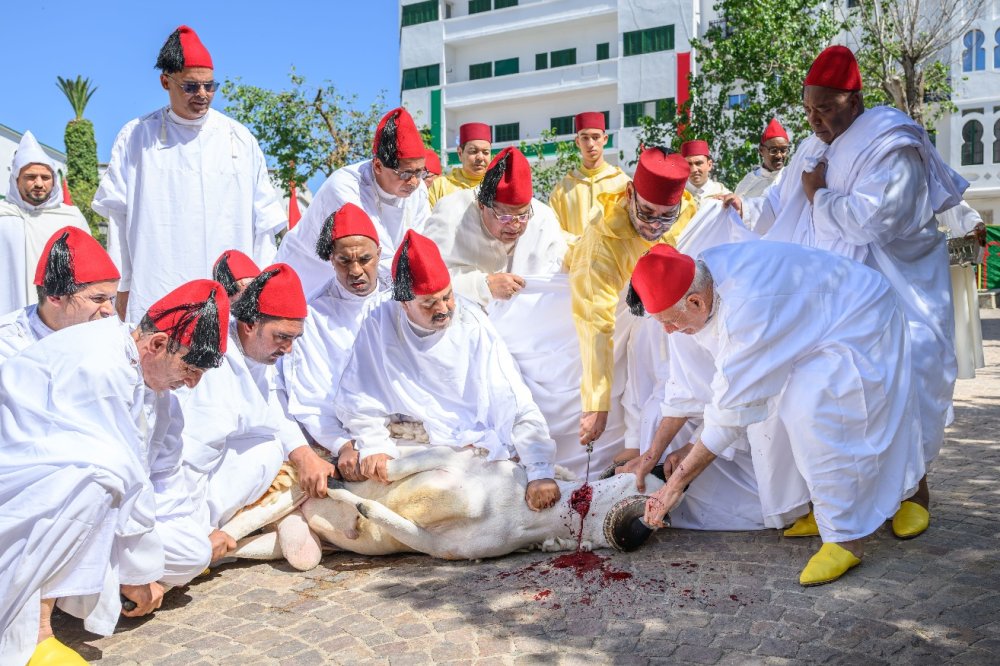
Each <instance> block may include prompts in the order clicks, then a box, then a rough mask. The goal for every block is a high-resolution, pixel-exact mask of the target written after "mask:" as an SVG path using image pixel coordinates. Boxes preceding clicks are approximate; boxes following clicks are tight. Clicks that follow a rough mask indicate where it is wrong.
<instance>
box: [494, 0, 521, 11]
mask: <svg viewBox="0 0 1000 666" xmlns="http://www.w3.org/2000/svg"><path fill="white" fill-rule="evenodd" d="M505 7H517V0H494V2H493V9H504V8H505Z"/></svg>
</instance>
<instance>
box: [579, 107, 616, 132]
mask: <svg viewBox="0 0 1000 666" xmlns="http://www.w3.org/2000/svg"><path fill="white" fill-rule="evenodd" d="M573 127H574V131H576V132H579V131H580V130H585V129H599V130H601V131H602V132H603V131H605V130H606V129H607V128H608V127H607V125H606V124H605V123H604V114H603V113H601V112H600V111H584V112H583V113H578V114H576V117H575V118H573Z"/></svg>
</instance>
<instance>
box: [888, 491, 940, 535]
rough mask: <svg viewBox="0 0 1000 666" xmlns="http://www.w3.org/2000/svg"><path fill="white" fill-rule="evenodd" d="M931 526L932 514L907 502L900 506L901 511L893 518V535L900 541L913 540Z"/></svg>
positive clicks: (914, 503) (913, 503) (915, 504)
mask: <svg viewBox="0 0 1000 666" xmlns="http://www.w3.org/2000/svg"><path fill="white" fill-rule="evenodd" d="M930 524H931V512H930V511H928V510H927V509H925V508H924V507H922V506H920V505H919V504H917V503H916V502H910V501H909V500H907V501H905V502H903V503H902V504H900V505H899V510H897V511H896V515H894V516H893V517H892V533H893V534H895V535H896V536H898V537H899V538H900V539H912V538H913V537H915V536H918V535H920V534H922V533H923V531H924V530H926V529H927V526H928V525H930Z"/></svg>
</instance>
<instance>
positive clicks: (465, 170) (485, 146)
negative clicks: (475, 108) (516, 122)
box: [427, 123, 492, 210]
mask: <svg viewBox="0 0 1000 666" xmlns="http://www.w3.org/2000/svg"><path fill="white" fill-rule="evenodd" d="M491 139H492V136H491V134H490V126H489V125H487V124H486V123H465V124H464V125H462V126H461V127H459V128H458V157H459V159H460V160H462V166H459V167H455V168H454V169H452V170H451V173H449V174H448V175H446V176H443V177H442V178H438V179H436V180H435V181H434V182H433V183H432V184H431V186H430V187H428V188H427V200H428V203H430V206H431V210H433V209H434V205H435V204H437V202H438V200H439V199H441V197H443V196H446V195H448V194H451V193H452V192H458V191H460V190H471V189H473V188H476V187H479V183H481V182H483V176H485V175H486V168H487V167H488V166H489V165H490V159H491V154H490V146H491V145H492V142H491Z"/></svg>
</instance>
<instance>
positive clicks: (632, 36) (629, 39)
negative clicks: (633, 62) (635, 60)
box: [622, 30, 642, 56]
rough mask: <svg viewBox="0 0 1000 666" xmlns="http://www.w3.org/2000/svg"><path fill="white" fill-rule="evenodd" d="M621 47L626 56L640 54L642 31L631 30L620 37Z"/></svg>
mask: <svg viewBox="0 0 1000 666" xmlns="http://www.w3.org/2000/svg"><path fill="white" fill-rule="evenodd" d="M622 46H623V48H624V50H625V55H626V56H631V55H639V54H640V53H642V30H633V31H632V32H626V33H625V34H623V35H622Z"/></svg>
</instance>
